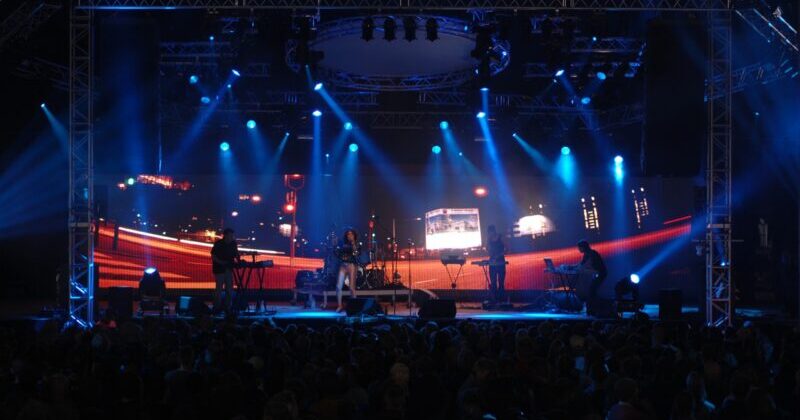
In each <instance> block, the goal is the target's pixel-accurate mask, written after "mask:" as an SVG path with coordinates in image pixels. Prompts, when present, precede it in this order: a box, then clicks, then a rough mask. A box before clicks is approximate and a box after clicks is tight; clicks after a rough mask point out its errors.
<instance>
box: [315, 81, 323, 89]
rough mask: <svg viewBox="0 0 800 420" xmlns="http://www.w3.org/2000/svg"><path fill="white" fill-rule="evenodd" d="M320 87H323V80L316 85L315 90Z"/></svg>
mask: <svg viewBox="0 0 800 420" xmlns="http://www.w3.org/2000/svg"><path fill="white" fill-rule="evenodd" d="M320 89H322V82H319V83H317V84H316V85H314V90H320Z"/></svg>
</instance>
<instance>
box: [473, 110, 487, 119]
mask: <svg viewBox="0 0 800 420" xmlns="http://www.w3.org/2000/svg"><path fill="white" fill-rule="evenodd" d="M475 116H476V117H478V118H486V113H485V112H483V111H480V112H478V113H477V114H476V115H475Z"/></svg>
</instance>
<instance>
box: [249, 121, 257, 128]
mask: <svg viewBox="0 0 800 420" xmlns="http://www.w3.org/2000/svg"><path fill="white" fill-rule="evenodd" d="M247 128H249V129H251V130H252V129H254V128H256V122H255V121H254V120H249V121H247Z"/></svg>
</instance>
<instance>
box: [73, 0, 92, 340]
mask: <svg viewBox="0 0 800 420" xmlns="http://www.w3.org/2000/svg"><path fill="white" fill-rule="evenodd" d="M93 14H94V13H93V12H92V11H91V10H84V9H80V8H71V9H70V22H69V32H70V33H69V100H70V108H69V216H68V217H69V219H68V222H67V223H68V229H69V318H70V321H71V322H74V323H76V324H78V325H80V326H82V327H84V328H87V327H91V326H92V325H93V324H94V286H95V284H94V282H95V276H94V232H93V222H94V218H93V213H94V208H93V206H94V163H93V160H94V156H93V152H94V150H93V149H94V138H93V122H94V121H93V118H94V115H93V109H92V108H93V101H92V77H93V74H92V53H93V50H92V49H93V47H94V39H93V37H94V34H93V31H92V17H93Z"/></svg>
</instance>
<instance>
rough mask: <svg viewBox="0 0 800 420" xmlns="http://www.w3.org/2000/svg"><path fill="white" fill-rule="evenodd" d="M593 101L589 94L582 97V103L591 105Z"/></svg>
mask: <svg viewBox="0 0 800 420" xmlns="http://www.w3.org/2000/svg"><path fill="white" fill-rule="evenodd" d="M591 102H592V98H590V97H588V96H584V97H583V98H581V103H582V104H584V105H589V103H591Z"/></svg>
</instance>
